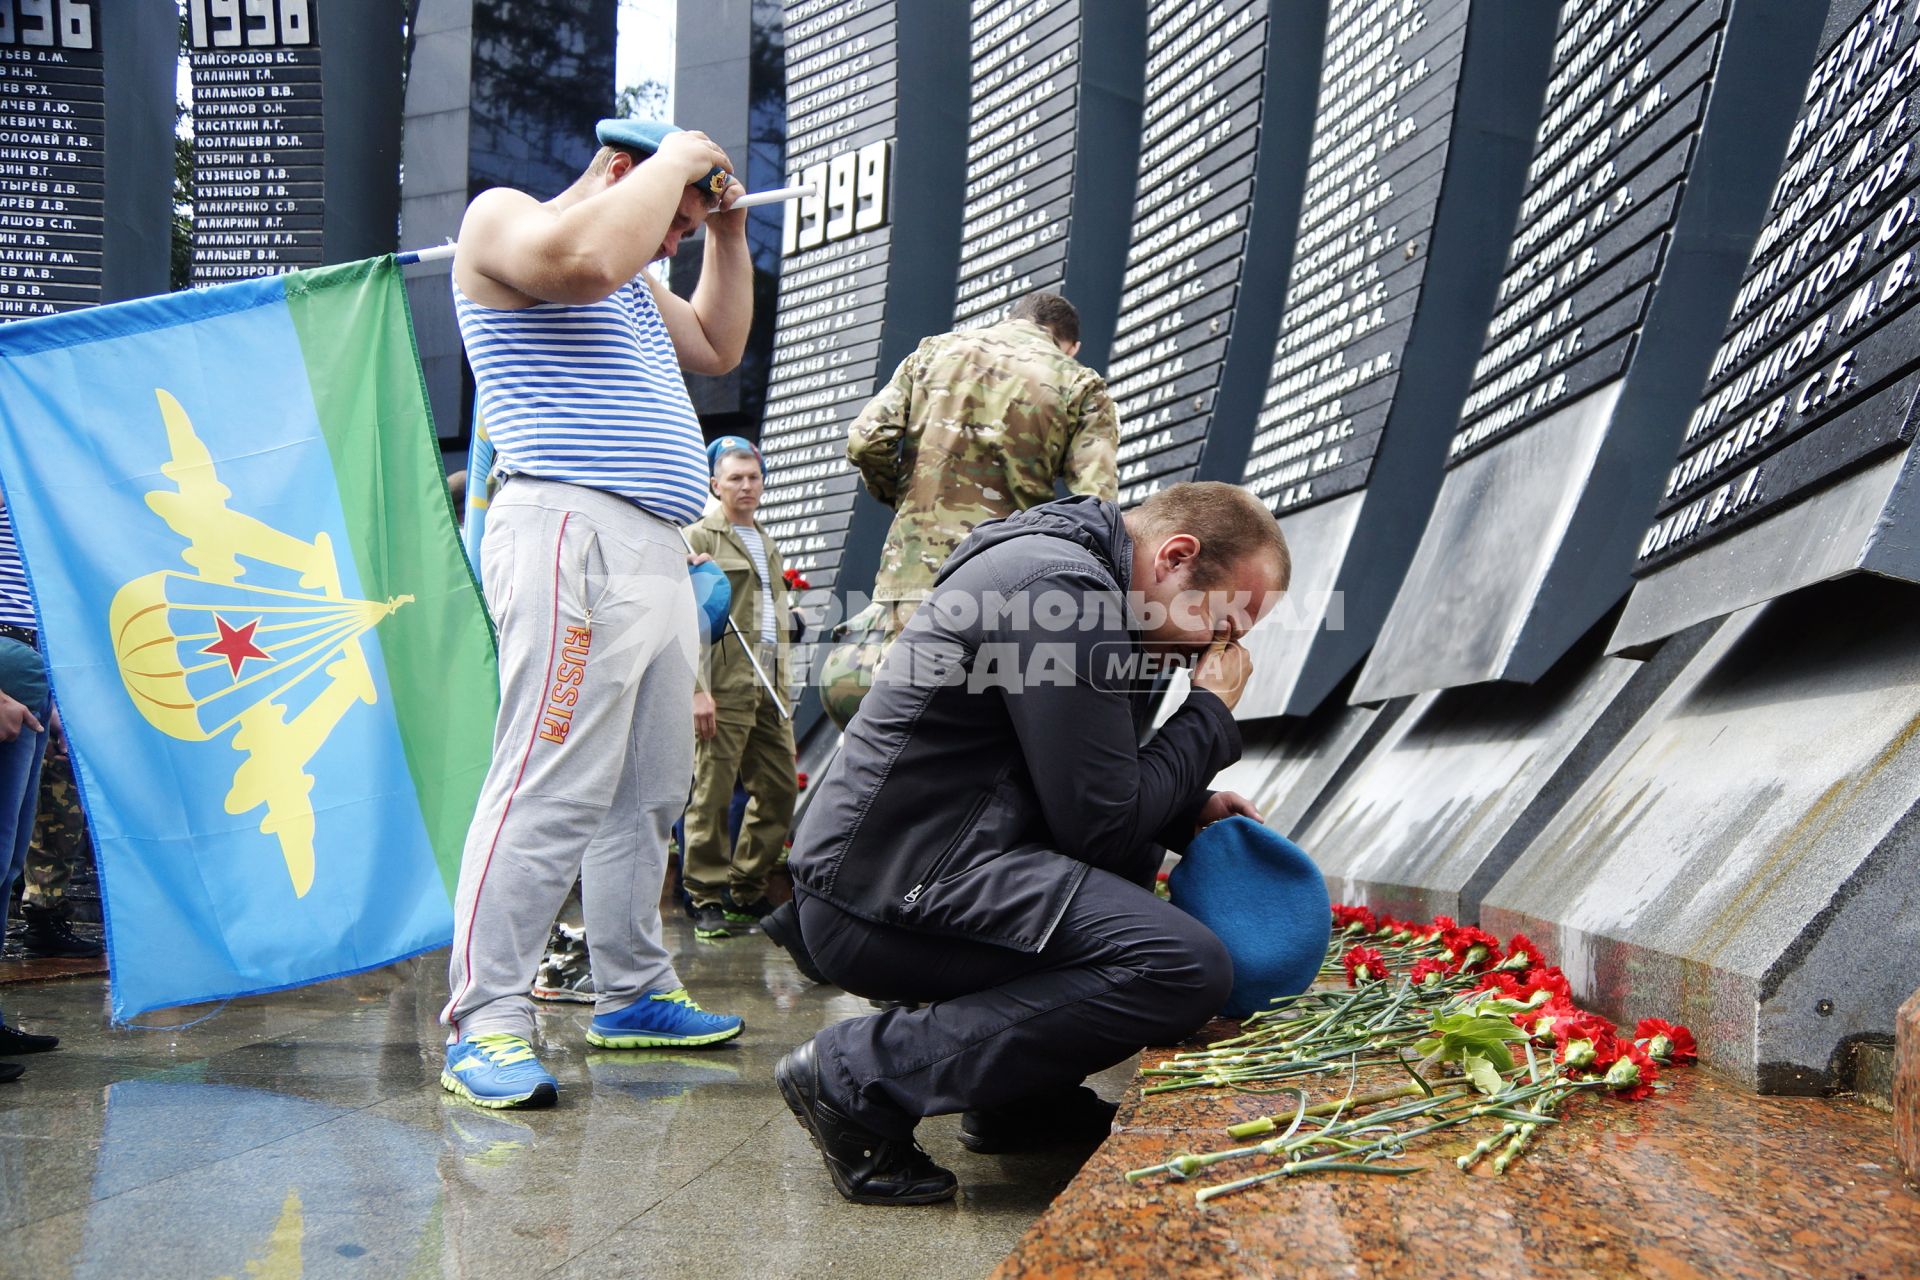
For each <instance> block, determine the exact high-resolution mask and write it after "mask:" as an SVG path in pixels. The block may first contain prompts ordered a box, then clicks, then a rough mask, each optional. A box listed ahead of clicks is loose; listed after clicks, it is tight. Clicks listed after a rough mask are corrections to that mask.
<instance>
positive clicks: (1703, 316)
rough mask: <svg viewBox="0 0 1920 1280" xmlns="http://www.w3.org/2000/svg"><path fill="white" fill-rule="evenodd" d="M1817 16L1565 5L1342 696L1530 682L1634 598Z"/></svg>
mask: <svg viewBox="0 0 1920 1280" xmlns="http://www.w3.org/2000/svg"><path fill="white" fill-rule="evenodd" d="M1823 16H1824V15H1823V14H1822V13H1821V12H1819V11H1818V10H1817V8H1816V7H1815V6H1802V5H1753V4H1730V3H1727V2H1726V0H1704V2H1702V3H1694V2H1693V0H1653V2H1650V3H1640V2H1637V0H1624V2H1621V3H1610V4H1591V5H1563V6H1560V8H1559V11H1558V17H1559V31H1558V33H1557V35H1556V37H1555V40H1554V46H1553V55H1552V56H1553V62H1552V73H1551V78H1550V79H1549V81H1548V87H1547V92H1546V97H1545V102H1544V104H1543V107H1542V110H1541V113H1540V116H1539V121H1538V125H1539V127H1538V132H1537V134H1536V137H1535V142H1534V148H1533V158H1532V160H1531V162H1530V163H1529V165H1528V168H1527V181H1526V191H1525V194H1524V195H1523V196H1522V198H1521V203H1520V213H1519V218H1518V220H1517V222H1516V224H1515V228H1514V231H1513V234H1512V240H1511V247H1510V249H1509V251H1508V257H1507V264H1506V268H1505V272H1504V274H1503V275H1502V277H1501V280H1500V282H1499V286H1498V289H1497V295H1496V300H1495V310H1494V312H1493V318H1492V320H1491V322H1490V323H1489V324H1488V325H1487V327H1486V330H1485V338H1484V340H1483V342H1482V346H1481V352H1480V357H1479V359H1478V361H1477V362H1476V363H1475V364H1474V366H1473V369H1472V375H1473V376H1472V384H1471V386H1470V387H1469V389H1468V392H1467V395H1466V398H1465V401H1464V402H1463V405H1462V409H1461V413H1460V416H1459V418H1458V421H1457V423H1456V424H1455V428H1454V431H1453V434H1452V438H1451V439H1450V440H1449V441H1448V442H1447V445H1446V449H1445V466H1446V471H1445V474H1444V477H1443V478H1442V480H1441V483H1440V490H1439V494H1438V496H1437V498H1436V499H1435V501H1434V504H1433V509H1432V513H1431V515H1430V517H1429V518H1428V521H1427V525H1426V529H1425V531H1424V533H1423V534H1422V535H1421V537H1420V540H1419V545H1418V547H1417V548H1416V550H1415V551H1414V553H1413V556H1412V560H1411V563H1410V565H1409V566H1408V569H1407V572H1406V575H1405V577H1404V580H1403V581H1402V582H1401V584H1400V586H1399V590H1398V592H1397V594H1396V595H1395V598H1394V600H1393V603H1392V606H1391V608H1390V610H1389V612H1388V613H1387V616H1386V619H1385V621H1384V623H1383V624H1382V625H1381V627H1380V631H1379V637H1378V641H1377V643H1376V644H1375V646H1374V649H1373V652H1372V655H1371V657H1370V658H1369V659H1368V660H1367V663H1366V665H1365V666H1364V667H1363V668H1362V671H1361V676H1360V680H1359V683H1358V685H1357V686H1356V689H1355V693H1354V697H1355V698H1356V699H1358V700H1360V701H1365V702H1371V701H1378V700H1380V699H1385V698H1392V697H1400V696H1406V695H1411V694H1418V693H1425V692H1430V691H1433V690H1437V689H1446V688H1455V687H1458V686H1462V685H1469V684H1476V683H1480V682H1484V681H1492V680H1505V681H1518V682H1523V683H1524V682H1528V681H1533V680H1537V679H1539V678H1540V677H1541V676H1542V675H1544V674H1545V673H1546V672H1547V671H1548V670H1549V669H1550V668H1552V667H1553V665H1554V664H1555V663H1556V662H1558V661H1559V660H1560V659H1561V657H1562V656H1564V655H1565V654H1566V653H1567V651H1568V650H1569V649H1570V648H1571V647H1572V646H1573V644H1574V643H1575V642H1576V641H1577V640H1578V639H1579V638H1580V637H1581V636H1582V635H1584V634H1586V633H1587V631H1588V630H1589V629H1590V628H1592V627H1593V626H1594V624H1595V623H1596V622H1598V621H1599V620H1600V618H1602V617H1603V616H1605V615H1606V614H1607V613H1608V612H1609V611H1610V610H1611V609H1613V608H1614V606H1615V605H1617V604H1618V603H1619V601H1620V599H1621V598H1622V596H1624V595H1625V593H1626V591H1627V589H1628V588H1629V586H1630V585H1631V580H1630V576H1629V572H1630V569H1631V566H1632V562H1633V558H1634V549H1635V547H1636V546H1637V544H1638V542H1639V540H1640V538H1641V536H1642V534H1643V532H1644V531H1645V529H1646V527H1647V525H1648V524H1649V522H1650V521H1651V519H1652V513H1653V509H1654V506H1655V503H1656V501H1657V500H1658V497H1659V492H1660V487H1661V481H1662V478H1663V477H1664V476H1665V474H1666V472H1667V470H1668V469H1669V467H1670V465H1671V460H1672V458H1673V456H1674V453H1675V448H1676V446H1677V444H1678V442H1679V440H1680V438H1681V436H1682V434H1683V432H1684V430H1685V428H1686V420H1687V416H1688V414H1689V413H1691V412H1692V410H1693V408H1694V406H1695V404H1696V403H1697V395H1696V392H1697V389H1698V388H1699V387H1700V386H1701V385H1702V383H1704V382H1705V380H1706V376H1707V372H1708V367H1709V365H1710V363H1711V361H1712V358H1713V347H1714V345H1715V343H1716V335H1717V334H1718V333H1719V332H1720V330H1721V328H1722V326H1723V322H1724V320H1725V313H1726V311H1727V310H1728V309H1729V307H1730V306H1731V304H1732V301H1733V297H1734V293H1735V290H1736V288H1737V286H1738V283H1739V278H1740V274H1741V272H1742V270H1743V269H1744V267H1745V259H1746V256H1747V253H1746V250H1747V248H1748V246H1750V245H1751V243H1752V237H1753V236H1754V235H1755V234H1756V233H1757V232H1758V231H1759V229H1760V226H1761V221H1762V215H1763V211H1764V208H1765V205H1766V202H1767V198H1768V193H1769V192H1770V191H1771V189H1772V187H1773V183H1774V178H1775V174H1776V171H1777V168H1778V158H1779V156H1780V155H1781V154H1783V153H1784V152H1785V151H1786V149H1787V144H1788V138H1789V134H1790V133H1791V131H1792V127H1793V117H1794V114H1795V107H1796V104H1795V103H1794V101H1793V100H1792V99H1791V98H1790V97H1788V96H1787V95H1783V94H1781V93H1780V91H1779V86H1780V85H1782V84H1799V83H1802V82H1804V80H1805V79H1806V74H1807V68H1808V67H1809V66H1810V65H1811V64H1812V60H1813V54H1814V49H1815V46H1816V45H1817V43H1818V39H1819V24H1820V22H1821V19H1822V17H1823ZM1629 228H1630V235H1631V237H1633V238H1632V239H1631V240H1629V236H1628V234H1623V232H1626V231H1627V229H1629Z"/></svg>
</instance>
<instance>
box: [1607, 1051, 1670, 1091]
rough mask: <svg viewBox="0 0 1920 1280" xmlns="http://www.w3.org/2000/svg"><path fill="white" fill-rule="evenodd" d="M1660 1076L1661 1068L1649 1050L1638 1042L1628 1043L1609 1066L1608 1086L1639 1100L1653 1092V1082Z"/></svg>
mask: <svg viewBox="0 0 1920 1280" xmlns="http://www.w3.org/2000/svg"><path fill="white" fill-rule="evenodd" d="M1659 1078H1660V1071H1659V1068H1657V1067H1655V1066H1654V1065H1653V1059H1652V1058H1650V1057H1648V1056H1647V1051H1646V1050H1645V1049H1642V1048H1641V1047H1640V1046H1639V1045H1637V1044H1630V1045H1628V1046H1627V1047H1626V1048H1625V1049H1624V1050H1623V1051H1622V1052H1621V1053H1620V1055H1619V1056H1618V1057H1617V1058H1615V1059H1614V1061H1613V1062H1612V1063H1610V1064H1609V1065H1608V1067H1607V1073H1606V1081H1607V1088H1609V1089H1612V1090H1613V1091H1614V1092H1615V1093H1617V1094H1619V1095H1620V1096H1621V1097H1623V1098H1626V1099H1627V1100H1628V1101H1630V1102H1638V1101H1639V1100H1640V1099H1642V1098H1645V1097H1647V1096H1649V1095H1650V1094H1652V1093H1653V1082H1654V1081H1655V1080H1658V1079H1659Z"/></svg>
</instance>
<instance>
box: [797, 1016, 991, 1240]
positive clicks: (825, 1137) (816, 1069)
mask: <svg viewBox="0 0 1920 1280" xmlns="http://www.w3.org/2000/svg"><path fill="white" fill-rule="evenodd" d="M773 1079H774V1082H775V1083H776V1084H778V1085H779V1086H780V1096H781V1097H783V1098H785V1099H786V1100H787V1109H788V1110H789V1111H791V1112H793V1118H794V1119H796V1120H798V1121H799V1122H800V1124H801V1126H802V1127H803V1128H805V1129H806V1131H807V1133H808V1134H809V1135H810V1136H811V1137H812V1138H813V1145H814V1146H816V1147H818V1148H820V1156H821V1158H822V1159H823V1160H825V1161H826V1162H827V1173H828V1174H829V1175H831V1176H832V1178H833V1185H834V1186H835V1187H836V1188H837V1189H838V1190H839V1192H840V1194H841V1195H843V1196H845V1197H846V1198H847V1199H849V1200H851V1201H853V1202H854V1203H855V1204H936V1203H938V1202H940V1201H942V1200H951V1199H953V1193H954V1192H955V1191H957V1190H958V1189H959V1186H960V1184H959V1182H958V1181H957V1180H956V1179H955V1178H954V1176H953V1174H952V1173H950V1172H949V1171H948V1170H945V1169H942V1168H941V1167H940V1166H939V1165H937V1164H935V1163H934V1162H933V1157H932V1156H930V1155H928V1154H927V1153H926V1152H925V1151H922V1150H921V1149H920V1144H919V1143H917V1142H915V1141H914V1140H913V1139H912V1138H888V1137H883V1136H882V1135H880V1134H878V1133H875V1132H874V1131H873V1130H871V1129H868V1128H865V1127H863V1126H861V1125H858V1124H855V1123H854V1122H853V1121H852V1120H850V1119H848V1118H847V1117H846V1116H844V1115H842V1114H841V1113H840V1112H839V1111H837V1110H835V1109H834V1107H833V1106H832V1104H830V1103H829V1102H827V1101H826V1099H825V1098H823V1097H821V1095H820V1066H819V1062H818V1061H817V1060H816V1059H815V1057H814V1052H813V1041H811V1040H809V1041H807V1042H806V1043H805V1044H803V1045H801V1046H800V1047H799V1048H798V1049H795V1050H794V1051H793V1052H792V1053H789V1054H788V1055H787V1056H786V1057H784V1058H782V1059H780V1061H779V1062H778V1063H777V1064H775V1066H774V1068H773Z"/></svg>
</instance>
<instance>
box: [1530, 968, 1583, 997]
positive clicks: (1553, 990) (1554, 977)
mask: <svg viewBox="0 0 1920 1280" xmlns="http://www.w3.org/2000/svg"><path fill="white" fill-rule="evenodd" d="M1520 986H1521V987H1522V988H1523V989H1524V990H1526V991H1528V992H1534V991H1545V992H1548V993H1550V994H1552V995H1556V996H1559V997H1560V998H1561V999H1563V1000H1571V999H1573V988H1572V987H1571V986H1569V985H1568V984H1567V975H1566V974H1564V973H1562V972H1560V970H1559V969H1558V968H1556V967H1555V966H1553V965H1547V966H1546V967H1545V968H1541V969H1529V970H1527V974H1526V977H1524V978H1522V979H1521V980H1520Z"/></svg>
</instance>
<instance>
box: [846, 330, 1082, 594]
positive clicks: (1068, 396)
mask: <svg viewBox="0 0 1920 1280" xmlns="http://www.w3.org/2000/svg"><path fill="white" fill-rule="evenodd" d="M1119 442H1120V426H1119V419H1118V416H1117V415H1116V413H1115V411H1114V407H1113V400H1112V398H1111V397H1109V396H1108V395H1107V384H1106V383H1105V382H1104V381H1103V380H1102V379H1101V377H1100V375H1099V374H1097V373H1095V372H1094V371H1093V370H1091V369H1089V368H1087V367H1086V366H1085V365H1083V364H1081V363H1080V362H1079V361H1077V360H1075V359H1073V358H1072V357H1071V356H1068V355H1067V354H1066V353H1065V352H1063V351H1061V350H1060V348H1059V347H1058V346H1057V345H1055V343H1054V341H1053V336H1052V335H1051V334H1050V333H1048V332H1047V331H1046V330H1045V329H1044V328H1042V327H1041V326H1040V325H1037V324H1035V323H1034V322H1033V321H1031V320H1006V321H1002V322H1001V323H999V324H996V325H992V326H990V327H987V328H984V329H961V330H956V331H955V332H953V333H943V334H939V335H937V336H935V337H931V338H928V339H926V340H925V341H924V342H922V343H921V344H920V346H919V348H918V349H917V350H916V351H914V353H913V354H912V355H910V356H908V357H907V358H906V359H905V360H903V361H901V363H900V367H899V369H897V370H896V371H895V372H894V375H893V380H892V381H891V382H889V383H888V384H887V386H886V389H885V390H883V391H881V393H880V394H879V395H877V396H875V397H874V398H873V401H872V403H870V404H868V405H867V407H866V408H865V409H863V410H862V411H861V413H860V416H859V417H858V418H856V419H855V420H854V423H853V426H852V428H851V429H850V431H849V433H848V439H847V459H848V461H850V462H852V463H853V465H854V466H855V467H857V468H859V470H860V476H861V479H862V480H863V481H864V482H865V484H866V487H867V492H869V493H871V494H872V495H873V496H874V497H876V498H878V499H880V501H882V502H884V503H886V504H888V505H889V506H891V507H892V508H893V510H894V516H893V527H892V528H890V529H889V530H887V541H886V546H885V547H884V548H883V549H882V551H881V555H880V573H879V575H878V577H877V578H876V579H875V581H874V588H873V597H874V599H876V600H883V601H909V602H913V603H918V602H919V601H921V600H923V599H925V598H926V596H927V593H928V592H930V591H931V590H932V589H933V579H934V575H935V574H936V573H938V572H939V571H940V566H941V565H943V564H945V563H946V561H947V556H948V554H949V553H951V552H952V551H953V549H954V548H955V547H956V546H958V545H959V544H960V541H961V539H963V538H965V537H966V536H967V534H969V533H971V532H972V531H973V527H974V526H975V525H977V524H980V523H981V522H982V521H986V520H992V519H995V518H997V517H1000V516H1006V515H1012V514H1013V513H1014V512H1016V511H1024V510H1026V509H1027V508H1028V507H1033V506H1038V505H1039V504H1040V503H1043V502H1048V501H1051V500H1052V498H1053V496H1054V488H1053V486H1054V480H1055V478H1056V477H1057V478H1063V479H1065V481H1066V483H1067V487H1068V489H1070V490H1071V491H1072V492H1074V493H1087V494H1094V495H1097V496H1099V497H1102V498H1105V499H1107V500H1108V501H1113V500H1114V499H1115V498H1116V496H1117V493H1118V489H1119V476H1118V469H1117V462H1116V458H1117V454H1118V450H1119Z"/></svg>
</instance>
